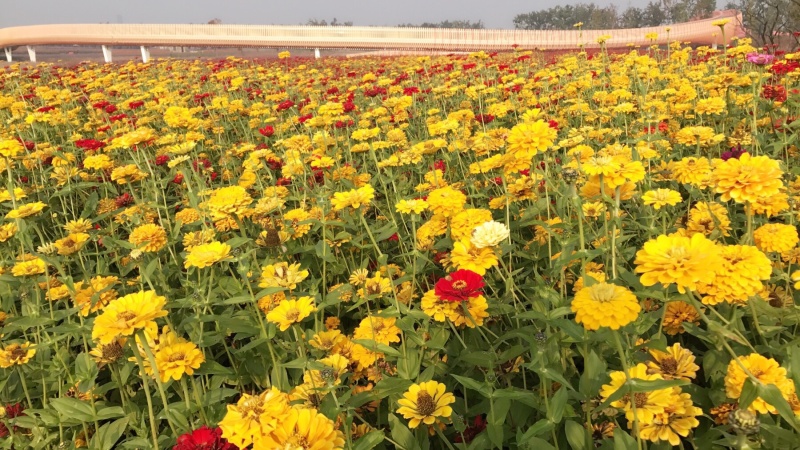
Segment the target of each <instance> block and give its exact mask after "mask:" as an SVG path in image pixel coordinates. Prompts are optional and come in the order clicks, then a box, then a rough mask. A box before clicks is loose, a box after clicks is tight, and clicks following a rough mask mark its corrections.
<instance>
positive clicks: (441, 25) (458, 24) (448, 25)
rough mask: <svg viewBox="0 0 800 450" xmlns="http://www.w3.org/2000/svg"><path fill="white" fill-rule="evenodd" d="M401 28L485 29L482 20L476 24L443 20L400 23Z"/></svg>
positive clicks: (468, 21)
mask: <svg viewBox="0 0 800 450" xmlns="http://www.w3.org/2000/svg"><path fill="white" fill-rule="evenodd" d="M398 27H401V28H411V27H416V28H466V29H473V30H482V29H484V28H486V27H485V26H484V24H483V21H482V20H479V21H477V22H473V21H471V20H443V21H441V22H437V23H433V22H422V23H421V24H418V25H416V24H413V23H401V24H400V25H398Z"/></svg>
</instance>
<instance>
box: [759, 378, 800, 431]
mask: <svg viewBox="0 0 800 450" xmlns="http://www.w3.org/2000/svg"><path fill="white" fill-rule="evenodd" d="M756 391H757V392H758V396H759V397H761V398H762V399H764V401H766V402H767V403H769V404H770V405H772V406H774V407H775V409H777V410H778V413H779V414H780V415H781V417H783V420H785V421H787V422H789V423H790V424H795V423H796V422H795V418H794V412H793V411H792V407H791V406H789V402H787V401H786V399H785V398H784V397H783V394H782V393H781V391H780V389H778V386H775V385H774V384H759V385H758V386H757V387H756Z"/></svg>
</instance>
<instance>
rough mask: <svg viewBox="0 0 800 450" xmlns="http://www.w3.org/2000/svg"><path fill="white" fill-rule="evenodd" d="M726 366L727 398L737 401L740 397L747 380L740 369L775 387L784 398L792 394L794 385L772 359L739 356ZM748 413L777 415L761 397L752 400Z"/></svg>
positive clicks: (753, 354) (755, 354)
mask: <svg viewBox="0 0 800 450" xmlns="http://www.w3.org/2000/svg"><path fill="white" fill-rule="evenodd" d="M737 359H738V362H737V361H736V360H734V361H731V362H730V363H729V364H728V372H727V373H726V374H725V394H726V395H727V396H728V397H729V398H733V399H738V398H739V397H740V396H741V395H742V388H743V386H744V381H745V380H746V379H748V378H749V376H748V375H747V373H745V371H744V370H743V369H742V367H744V368H745V369H747V370H748V371H749V372H750V373H751V374H752V375H753V376H754V377H756V379H757V380H758V381H759V382H761V383H763V384H765V385H766V384H772V385H775V386H776V387H777V388H778V390H780V392H781V394H783V396H784V398H788V397H789V395H791V394H793V393H794V383H793V382H792V380H791V379H789V378H787V377H786V369H784V368H783V367H781V366H780V365H779V364H778V361H775V360H774V359H772V358H767V357H765V356H762V355H759V354H758V353H751V354H749V355H747V356H740V357H738V358H737ZM748 409H749V410H750V411H753V412H759V413H761V414H767V413H770V414H777V413H778V410H777V409H775V406H774V405H771V404H769V403H767V402H766V401H765V400H764V399H762V398H761V397H757V398H756V399H755V400H753V403H751V404H750V407H749V408H748Z"/></svg>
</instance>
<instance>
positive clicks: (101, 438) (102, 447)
mask: <svg viewBox="0 0 800 450" xmlns="http://www.w3.org/2000/svg"><path fill="white" fill-rule="evenodd" d="M127 427H128V418H127V417H124V418H122V419H118V420H115V421H114V422H111V423H107V424H105V425H103V426H102V427H100V429H99V430H98V431H97V434H95V435H94V437H92V443H91V446H90V448H91V449H92V450H110V449H112V448H114V445H115V444H116V443H117V441H118V440H119V438H120V437H122V433H124V432H125V428H127Z"/></svg>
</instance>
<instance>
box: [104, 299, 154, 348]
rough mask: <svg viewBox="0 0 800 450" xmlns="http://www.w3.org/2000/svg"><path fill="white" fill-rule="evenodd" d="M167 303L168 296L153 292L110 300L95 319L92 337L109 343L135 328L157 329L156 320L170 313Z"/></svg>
mask: <svg viewBox="0 0 800 450" xmlns="http://www.w3.org/2000/svg"><path fill="white" fill-rule="evenodd" d="M166 303H167V298H166V297H163V296H161V295H157V294H156V293H155V292H153V291H139V292H136V293H134V294H128V295H126V296H124V297H120V298H118V299H116V300H114V301H112V302H111V303H109V304H108V306H106V308H105V309H104V310H103V313H102V314H100V315H99V316H97V318H96V319H95V320H94V327H93V328H92V339H94V340H96V341H98V342H100V343H101V344H109V343H111V342H112V341H113V340H115V339H117V338H118V337H120V336H130V335H132V334H133V333H134V332H136V330H140V329H144V328H156V323H155V320H156V319H157V318H159V317H164V316H166V315H167V311H165V310H164V305H166ZM156 331H157V330H156Z"/></svg>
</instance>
